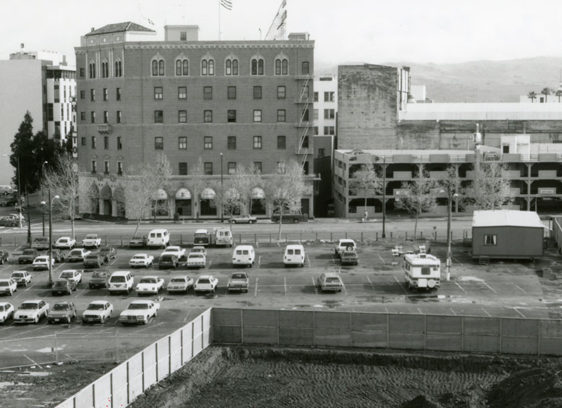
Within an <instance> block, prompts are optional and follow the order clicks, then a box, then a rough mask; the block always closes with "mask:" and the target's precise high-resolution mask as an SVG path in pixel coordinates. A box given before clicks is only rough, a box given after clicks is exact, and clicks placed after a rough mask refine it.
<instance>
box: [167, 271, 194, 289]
mask: <svg viewBox="0 0 562 408" xmlns="http://www.w3.org/2000/svg"><path fill="white" fill-rule="evenodd" d="M191 287H193V279H192V278H190V277H189V276H187V275H181V276H172V278H171V279H170V281H169V282H168V287H167V288H166V289H167V290H168V293H172V292H185V293H187V291H188V290H189V288H191Z"/></svg>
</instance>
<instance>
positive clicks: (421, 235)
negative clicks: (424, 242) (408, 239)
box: [420, 231, 423, 239]
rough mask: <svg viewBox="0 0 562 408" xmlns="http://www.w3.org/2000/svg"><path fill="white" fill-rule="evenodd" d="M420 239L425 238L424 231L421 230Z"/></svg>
mask: <svg viewBox="0 0 562 408" xmlns="http://www.w3.org/2000/svg"><path fill="white" fill-rule="evenodd" d="M420 239H423V231H420Z"/></svg>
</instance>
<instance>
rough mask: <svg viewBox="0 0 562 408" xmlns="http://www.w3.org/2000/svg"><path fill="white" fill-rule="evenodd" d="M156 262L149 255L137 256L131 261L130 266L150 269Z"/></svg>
mask: <svg viewBox="0 0 562 408" xmlns="http://www.w3.org/2000/svg"><path fill="white" fill-rule="evenodd" d="M153 262H154V257H153V256H152V255H148V254H135V255H133V257H132V258H131V259H130V260H129V266H130V267H131V268H141V267H143V268H150V267H151V266H152V263H153Z"/></svg>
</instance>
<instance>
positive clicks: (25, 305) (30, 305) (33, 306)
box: [20, 303, 39, 310]
mask: <svg viewBox="0 0 562 408" xmlns="http://www.w3.org/2000/svg"><path fill="white" fill-rule="evenodd" d="M38 308H39V304H37V303H22V305H21V306H20V309H27V310H29V309H38Z"/></svg>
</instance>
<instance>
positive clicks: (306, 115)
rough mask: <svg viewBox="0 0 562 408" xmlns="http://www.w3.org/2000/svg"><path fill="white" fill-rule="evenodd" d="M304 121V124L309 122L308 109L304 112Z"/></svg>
mask: <svg viewBox="0 0 562 408" xmlns="http://www.w3.org/2000/svg"><path fill="white" fill-rule="evenodd" d="M302 121H303V122H308V108H305V109H304V110H303V111H302Z"/></svg>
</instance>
